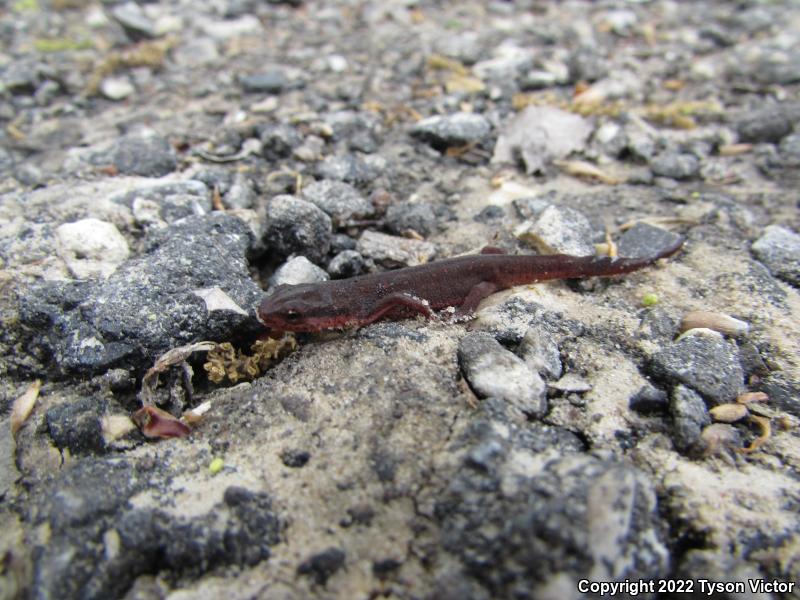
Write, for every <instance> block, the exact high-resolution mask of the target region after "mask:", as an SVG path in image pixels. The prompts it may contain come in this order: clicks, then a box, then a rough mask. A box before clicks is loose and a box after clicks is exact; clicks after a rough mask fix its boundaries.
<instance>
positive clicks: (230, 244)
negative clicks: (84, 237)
mask: <svg viewBox="0 0 800 600" xmlns="http://www.w3.org/2000/svg"><path fill="white" fill-rule="evenodd" d="M251 244H252V240H251V234H250V232H249V229H248V228H247V226H246V225H245V224H244V223H243V222H242V221H240V220H239V219H237V218H235V217H232V216H228V215H225V214H222V213H213V214H211V215H207V216H205V217H190V218H187V219H184V220H183V221H181V222H180V223H177V224H175V225H172V226H170V227H169V228H166V229H159V230H154V231H152V232H151V233H150V234H149V235H148V238H147V240H146V243H145V251H144V253H143V254H142V256H140V257H137V258H134V259H131V260H128V261H127V262H126V263H124V264H123V265H122V266H121V267H120V268H119V269H117V271H115V272H114V273H113V274H112V275H111V276H110V277H109V278H108V279H105V280H102V281H98V282H91V283H85V284H74V283H60V282H41V283H37V284H34V285H32V286H31V287H30V288H29V289H28V291H27V292H26V293H25V295H24V299H23V301H22V304H21V306H20V316H21V319H22V320H23V322H25V323H28V324H30V325H32V326H34V327H35V328H36V332H37V333H36V336H35V337H34V338H33V340H32V341H31V343H30V346H31V348H30V351H31V352H36V351H37V348H38V349H41V351H44V352H47V353H48V354H49V355H51V356H52V357H53V362H54V363H55V366H56V367H57V368H58V369H59V370H61V371H70V372H78V373H87V374H88V373H96V372H98V371H104V370H106V369H108V368H110V367H112V366H115V365H117V364H121V363H125V365H126V367H129V368H139V367H143V366H145V365H149V363H150V362H151V361H152V360H153V358H154V357H155V356H156V355H159V354H161V353H163V352H164V351H166V350H168V349H170V348H174V347H176V346H181V345H184V344H188V343H191V342H196V341H200V340H210V339H211V340H213V339H228V338H229V336H230V332H231V331H232V330H234V329H237V328H239V329H240V330H241V331H245V330H247V329H248V327H249V328H251V329H253V330H257V329H258V328H259V325H258V323H257V321H256V320H255V316H254V314H253V313H252V311H251V308H252V307H253V306H255V304H256V302H257V301H258V300H259V299H260V297H261V296H262V294H263V293H262V291H261V289H260V288H259V287H258V286H257V285H256V284H255V283H254V282H253V280H252V278H251V276H250V273H249V271H248V268H247V261H246V259H245V254H246V252H247V251H248V249H249V248H250V246H251ZM210 287H218V288H220V289H221V290H222V291H223V292H224V293H225V294H227V295H228V296H229V297H230V298H231V299H232V301H234V302H235V303H236V305H238V306H239V307H240V310H239V311H220V310H215V311H209V309H208V308H207V307H206V303H205V301H204V300H203V299H202V297H200V296H198V295H197V294H196V292H197V291H198V290H200V289H207V288H210ZM242 313H244V314H242Z"/></svg>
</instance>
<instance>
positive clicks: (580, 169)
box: [553, 160, 625, 185]
mask: <svg viewBox="0 0 800 600" xmlns="http://www.w3.org/2000/svg"><path fill="white" fill-rule="evenodd" d="M553 164H554V165H556V166H557V167H558V168H560V169H561V170H562V171H564V172H565V173H567V174H568V175H572V176H573V177H578V178H580V179H592V180H596V181H600V182H602V183H605V184H608V185H618V184H620V183H624V182H625V180H624V179H621V178H619V177H614V176H613V175H609V174H608V173H606V172H605V171H601V170H600V169H599V168H597V167H596V166H594V165H593V164H592V163H588V162H586V161H584V160H554V161H553Z"/></svg>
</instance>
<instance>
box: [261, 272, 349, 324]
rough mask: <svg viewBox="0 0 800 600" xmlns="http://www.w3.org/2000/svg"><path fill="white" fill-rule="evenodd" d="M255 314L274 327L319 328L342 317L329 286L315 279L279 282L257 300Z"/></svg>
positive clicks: (340, 321)
mask: <svg viewBox="0 0 800 600" xmlns="http://www.w3.org/2000/svg"><path fill="white" fill-rule="evenodd" d="M256 316H257V317H258V320H259V321H261V322H262V323H263V324H264V325H265V326H266V327H269V328H270V329H272V330H275V331H321V330H323V329H330V328H332V327H339V326H341V325H342V321H344V320H345V319H343V318H342V317H340V316H339V317H337V315H336V313H335V310H334V308H333V302H332V298H331V293H330V290H329V289H328V288H327V287H326V286H325V285H324V284H319V283H301V284H298V285H287V284H281V285H279V286H278V287H276V288H275V291H274V292H273V293H272V294H270V295H269V296H266V297H265V298H264V299H263V300H262V301H261V304H259V306H258V309H257V310H256Z"/></svg>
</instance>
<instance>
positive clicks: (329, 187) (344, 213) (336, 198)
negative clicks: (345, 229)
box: [302, 180, 375, 226]
mask: <svg viewBox="0 0 800 600" xmlns="http://www.w3.org/2000/svg"><path fill="white" fill-rule="evenodd" d="M302 195H303V198H304V199H305V200H308V201H309V202H313V203H314V204H316V205H317V206H318V207H319V208H321V209H322V210H323V211H325V212H326V213H327V214H328V216H330V218H331V219H332V220H333V223H334V225H335V226H341V225H344V224H346V223H348V222H351V221H357V220H361V219H366V218H368V217H370V216H372V214H373V213H374V212H375V209H374V207H373V206H372V204H371V203H370V202H369V201H368V200H367V199H366V198H364V196H363V195H362V194H361V192H359V191H358V190H357V189H356V188H354V187H353V186H352V185H350V184H348V183H344V182H343V181H328V180H324V181H315V182H313V183H311V184H309V185H307V186H305V187H304V188H303V192H302Z"/></svg>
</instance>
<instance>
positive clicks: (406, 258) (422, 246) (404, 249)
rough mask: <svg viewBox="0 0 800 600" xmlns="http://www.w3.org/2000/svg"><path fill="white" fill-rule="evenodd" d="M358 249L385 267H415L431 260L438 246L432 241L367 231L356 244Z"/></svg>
mask: <svg viewBox="0 0 800 600" xmlns="http://www.w3.org/2000/svg"><path fill="white" fill-rule="evenodd" d="M356 250H358V252H359V253H360V254H361V255H362V256H364V257H366V258H371V259H372V260H374V261H375V262H376V263H378V264H381V265H383V266H385V267H389V268H392V267H413V266H414V265H421V264H424V263H426V262H428V261H429V260H431V259H432V258H433V257H434V255H435V254H436V246H434V245H433V244H431V243H430V242H425V241H420V240H414V239H410V238H403V237H398V236H394V235H386V234H385V233H378V232H377V231H369V230H367V231H365V232H364V233H362V234H361V237H360V238H359V239H358V243H357V244H356Z"/></svg>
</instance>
